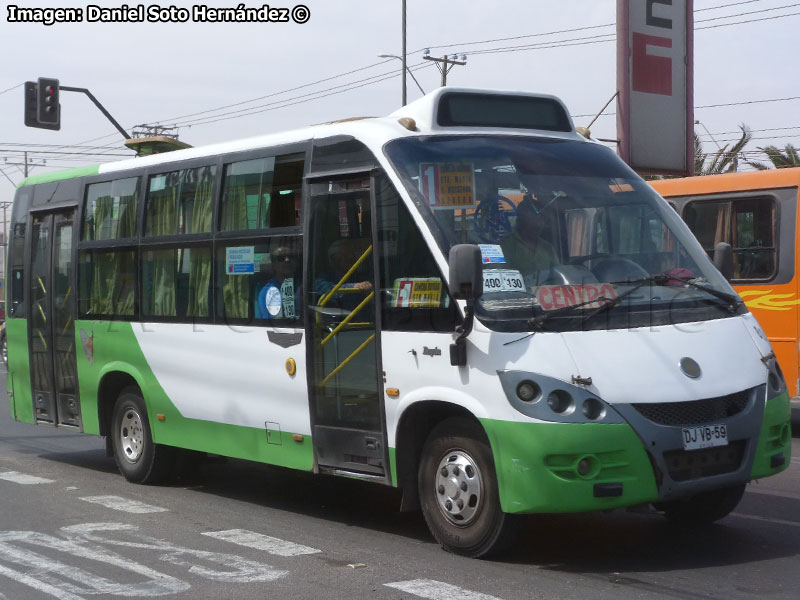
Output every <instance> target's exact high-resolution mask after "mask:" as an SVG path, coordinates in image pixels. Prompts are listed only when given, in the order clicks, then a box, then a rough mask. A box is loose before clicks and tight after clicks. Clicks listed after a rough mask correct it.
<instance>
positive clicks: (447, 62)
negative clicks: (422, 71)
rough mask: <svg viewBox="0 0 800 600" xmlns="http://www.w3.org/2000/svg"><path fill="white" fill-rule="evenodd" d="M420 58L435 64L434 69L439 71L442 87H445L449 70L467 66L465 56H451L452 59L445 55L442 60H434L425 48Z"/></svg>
mask: <svg viewBox="0 0 800 600" xmlns="http://www.w3.org/2000/svg"><path fill="white" fill-rule="evenodd" d="M422 58H423V59H425V60H432V61H433V62H435V63H436V68H437V69H439V72H440V73H441V74H442V87H445V86H446V85H447V74H448V73H449V72H450V69H452V68H453V67H454V66H455V65H459V66H462V67H463V66H464V65H466V64H467V56H466V54H462V55H461V57H460V58H459V56H458V55H457V54H453V56H452V58H451V57H449V56H448V55H447V54H445V55H444V56H443V57H442V58H436V57H435V56H431V51H430V50H429V49H428V48H425V52H424V53H423V55H422Z"/></svg>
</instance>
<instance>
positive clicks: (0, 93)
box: [0, 83, 25, 96]
mask: <svg viewBox="0 0 800 600" xmlns="http://www.w3.org/2000/svg"><path fill="white" fill-rule="evenodd" d="M23 85H25V84H24V83H18V84H17V85H14V86H11V87H10V88H8V89H7V90H3V91H2V92H0V96H2V95H3V94H5V93H6V92H10V91H11V90H15V89H17V88H18V87H22V86H23Z"/></svg>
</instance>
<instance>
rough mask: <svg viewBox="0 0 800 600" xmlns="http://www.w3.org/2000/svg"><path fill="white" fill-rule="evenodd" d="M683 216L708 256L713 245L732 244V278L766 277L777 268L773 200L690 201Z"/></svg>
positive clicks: (772, 274) (758, 278) (760, 278)
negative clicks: (720, 243)
mask: <svg viewBox="0 0 800 600" xmlns="http://www.w3.org/2000/svg"><path fill="white" fill-rule="evenodd" d="M684 220H685V221H686V224H687V225H688V226H689V229H691V230H692V233H693V234H694V235H695V237H696V238H697V239H698V240H699V241H700V244H701V245H702V246H703V249H704V250H705V251H706V253H707V254H708V256H709V258H712V257H713V255H714V246H715V245H716V244H718V243H719V242H727V243H728V244H730V245H731V246H732V247H733V280H734V281H737V280H738V281H750V280H767V279H771V278H772V277H774V276H775V274H776V272H777V265H778V261H777V247H776V244H775V241H776V235H775V228H776V225H777V224H776V218H775V201H774V200H773V199H771V198H764V197H762V198H742V199H733V200H722V201H714V202H702V201H701V202H690V203H689V204H687V205H686V209H685V210H684Z"/></svg>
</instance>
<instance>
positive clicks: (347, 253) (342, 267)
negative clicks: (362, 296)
mask: <svg viewBox="0 0 800 600" xmlns="http://www.w3.org/2000/svg"><path fill="white" fill-rule="evenodd" d="M350 241H355V240H345V239H340V240H336V241H335V242H333V244H331V247H330V248H329V249H328V261H329V262H330V265H331V269H330V271H328V272H327V273H325V274H324V275H323V276H322V277H319V278H317V280H316V281H315V282H314V288H315V291H316V292H317V293H319V294H324V293H327V292H329V291H330V290H332V289H333V288H334V286H335V285H336V284H337V283H339V281H340V280H341V279H342V277H344V275H345V273H347V272H348V271H349V270H350V268H351V267H352V266H353V265H354V264H355V263H356V261H357V260H358V259H359V258H360V257H361V255H362V254H363V252H361V251H359V250H358V249H357V248H356V247H355V246H354V245H353V244H351V243H348V242H350ZM364 264H370V265H371V264H372V261H369V260H367V261H365V263H363V264H362V268H363V266H364ZM360 270H361V268H359V269H357V270H356V271H355V272H354V273H353V274H352V275H351V278H352V277H356V276H357V274H358V273H359V271H360ZM353 288H354V289H357V290H361V291H364V292H369V291H372V282H371V281H369V280H364V281H356V282H350V281H347V282H345V283H343V284H342V286H341V287H340V288H339V289H353Z"/></svg>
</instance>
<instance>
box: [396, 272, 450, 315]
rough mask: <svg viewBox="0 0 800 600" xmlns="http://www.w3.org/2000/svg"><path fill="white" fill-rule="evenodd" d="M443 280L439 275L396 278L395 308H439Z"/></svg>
mask: <svg viewBox="0 0 800 600" xmlns="http://www.w3.org/2000/svg"><path fill="white" fill-rule="evenodd" d="M441 299H442V280H441V279H439V278H438V277H409V278H407V279H395V280H394V306H395V308H438V307H439V305H440V304H441Z"/></svg>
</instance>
